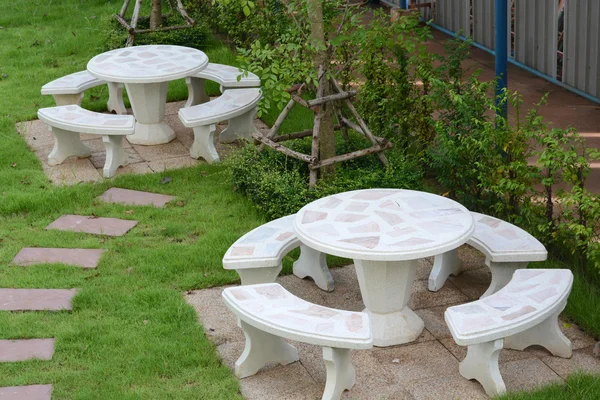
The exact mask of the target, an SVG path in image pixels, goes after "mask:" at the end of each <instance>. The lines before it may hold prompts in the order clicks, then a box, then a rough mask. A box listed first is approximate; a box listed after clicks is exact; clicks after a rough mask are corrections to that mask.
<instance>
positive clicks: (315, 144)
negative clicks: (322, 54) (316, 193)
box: [308, 65, 327, 189]
mask: <svg viewBox="0 0 600 400" xmlns="http://www.w3.org/2000/svg"><path fill="white" fill-rule="evenodd" d="M326 82H327V81H326V79H325V68H324V67H323V65H319V87H318V88H317V100H319V99H321V98H322V97H323V93H324V92H325V83H326ZM322 119H323V107H320V108H319V111H317V115H316V116H315V123H314V125H313V137H312V146H311V155H312V158H313V160H315V162H318V160H319V135H320V134H321V120H322ZM309 166H310V164H309ZM318 177H319V171H317V170H316V169H311V170H310V176H309V179H308V188H309V189H314V187H315V186H316V184H317V179H318Z"/></svg>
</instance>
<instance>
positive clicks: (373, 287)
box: [294, 189, 474, 347]
mask: <svg viewBox="0 0 600 400" xmlns="http://www.w3.org/2000/svg"><path fill="white" fill-rule="evenodd" d="M294 229H295V231H296V234H297V235H298V238H299V239H300V240H301V241H302V243H303V244H305V245H307V246H309V247H311V248H313V249H315V250H319V251H321V252H324V253H327V254H333V255H336V256H340V257H346V258H352V259H354V265H355V268H356V275H357V277H358V282H359V284H360V291H361V294H362V297H363V301H364V303H365V306H366V309H365V311H366V312H367V313H368V314H369V316H370V318H371V325H372V329H373V339H374V345H375V346H379V347H383V346H392V345H397V344H402V343H408V342H412V341H413V340H415V339H417V337H418V336H419V335H420V334H421V332H422V331H423V327H424V323H423V320H422V319H421V318H420V317H419V316H418V315H417V314H415V312H414V311H412V310H411V309H410V308H409V307H408V306H407V304H408V302H409V300H410V296H411V292H412V284H413V281H414V278H415V273H416V271H417V266H418V260H419V259H420V258H424V257H429V256H435V255H438V254H442V253H444V252H446V251H449V250H452V249H455V248H457V247H459V246H460V245H462V244H463V243H465V242H466V241H467V240H468V239H469V237H470V236H471V234H472V233H473V229H474V223H473V217H472V216H471V213H470V212H469V210H467V209H466V208H465V207H463V206H462V205H460V204H459V203H457V202H455V201H453V200H450V199H447V198H445V197H441V196H437V195H434V194H430V193H425V192H418V191H412V190H402V189H369V190H357V191H352V192H346V193H339V194H336V195H333V196H329V197H325V198H322V199H319V200H316V201H314V202H312V203H310V204H308V205H306V206H304V207H303V208H302V209H301V210H300V211H299V212H298V213H297V214H296V219H295V221H294Z"/></svg>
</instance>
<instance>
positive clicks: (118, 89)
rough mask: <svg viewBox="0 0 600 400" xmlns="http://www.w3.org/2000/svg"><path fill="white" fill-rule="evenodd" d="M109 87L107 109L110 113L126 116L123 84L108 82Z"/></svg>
mask: <svg viewBox="0 0 600 400" xmlns="http://www.w3.org/2000/svg"><path fill="white" fill-rule="evenodd" d="M107 85H108V103H106V108H107V109H108V111H109V112H114V113H116V114H119V115H126V114H127V108H125V103H123V84H122V83H116V82H107Z"/></svg>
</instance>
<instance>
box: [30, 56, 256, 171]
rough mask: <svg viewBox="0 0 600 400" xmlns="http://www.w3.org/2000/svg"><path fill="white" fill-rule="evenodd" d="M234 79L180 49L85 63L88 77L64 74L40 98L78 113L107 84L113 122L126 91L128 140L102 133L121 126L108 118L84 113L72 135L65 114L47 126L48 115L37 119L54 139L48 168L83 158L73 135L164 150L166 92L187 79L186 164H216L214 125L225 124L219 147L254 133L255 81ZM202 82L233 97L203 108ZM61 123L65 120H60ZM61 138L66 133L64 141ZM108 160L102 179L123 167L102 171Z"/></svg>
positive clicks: (168, 134) (229, 71)
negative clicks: (86, 97)
mask: <svg viewBox="0 0 600 400" xmlns="http://www.w3.org/2000/svg"><path fill="white" fill-rule="evenodd" d="M239 75H240V72H239V70H238V69H237V68H235V67H230V66H226V65H221V64H209V63H208V58H207V57H206V55H205V54H204V53H203V52H201V51H200V50H196V49H192V48H187V47H182V46H166V45H150V46H138V47H132V48H124V49H117V50H112V51H109V52H106V53H103V54H100V55H98V56H96V57H94V58H92V59H91V60H90V62H89V63H88V65H87V71H81V72H77V73H74V74H70V75H67V76H65V77H62V78H59V79H57V80H55V81H52V82H50V83H48V84H46V85H44V86H43V87H42V94H43V95H52V96H54V99H55V101H56V105H57V106H59V107H60V106H66V105H75V106H79V105H80V104H81V99H82V98H83V94H84V91H85V90H86V89H89V88H92V87H95V86H98V85H102V84H105V83H106V84H108V88H109V100H108V104H107V108H108V110H109V111H114V112H116V113H117V114H126V113H127V110H126V109H125V105H124V103H123V85H125V87H126V88H127V93H128V95H129V99H130V101H131V107H132V109H133V115H134V117H135V119H134V120H133V123H134V124H135V129H134V130H133V132H127V133H125V131H124V130H119V131H115V132H113V133H111V132H110V129H107V128H108V127H109V126H111V125H110V123H109V124H102V123H103V122H105V121H112V122H111V123H115V121H123V120H121V119H115V118H113V117H114V116H104V117H100V116H99V115H100V114H99V115H98V116H96V117H92V114H90V113H91V112H88V113H87V114H86V116H87V120H86V122H85V123H84V124H83V125H84V126H85V128H84V130H81V131H78V130H77V129H79V128H80V126H79V125H78V124H71V123H70V120H69V119H68V116H69V113H68V112H66V111H65V110H66V109H63V110H62V111H58V110H57V111H56V112H53V113H52V115H53V118H48V114H49V113H48V112H47V111H43V112H42V113H41V114H43V115H44V116H45V117H46V119H45V120H44V121H45V122H46V123H48V124H49V125H50V129H51V131H52V132H53V134H54V138H55V150H56V151H53V153H54V154H53V158H52V159H49V165H56V164H60V163H62V162H63V161H64V159H65V158H66V157H68V156H71V155H76V156H79V157H87V156H89V152H88V151H87V150H85V149H84V148H83V147H82V146H83V145H82V144H81V142H80V140H79V136H78V135H79V133H95V134H100V132H101V134H103V135H104V136H110V137H112V136H115V137H116V136H118V137H121V136H122V135H124V134H127V135H130V136H129V137H128V140H129V142H131V143H134V144H142V145H155V144H162V143H168V142H170V141H171V140H173V139H174V138H175V133H174V131H173V130H172V129H171V128H170V127H169V126H168V125H167V124H166V123H165V121H164V115H165V105H166V99H167V89H168V84H169V81H171V80H175V79H180V78H186V82H187V83H188V88H189V90H190V92H189V98H188V101H187V103H186V105H189V106H190V107H189V108H188V109H187V110H188V111H186V112H185V113H184V114H183V115H185V116H186V117H185V118H182V121H184V124H185V125H186V126H189V127H193V128H194V136H195V140H194V144H193V145H192V148H191V150H190V153H191V155H192V157H194V158H199V157H203V158H205V160H206V161H207V162H215V161H219V157H218V155H217V153H216V150H215V148H214V143H213V142H212V138H213V134H214V125H213V124H214V123H216V122H220V121H223V120H229V126H228V128H227V129H226V130H224V132H223V134H222V135H221V141H223V142H231V141H233V140H235V139H236V138H237V137H245V138H250V137H251V134H252V133H253V132H254V129H255V128H254V123H253V119H254V116H255V114H256V109H257V103H258V101H259V100H260V96H261V95H260V91H259V89H258V88H251V87H254V86H256V87H258V86H260V79H259V78H258V77H257V76H256V75H254V74H251V73H246V74H245V76H242V77H241V79H238V76H239ZM206 79H210V80H215V81H217V82H218V83H220V85H221V90H222V91H225V90H226V89H229V88H235V89H234V90H233V91H231V93H225V94H224V95H223V96H221V97H219V99H217V100H216V101H214V102H210V104H208V103H207V104H201V103H204V102H207V101H208V97H207V96H206V93H205V92H204V81H205V80H206ZM239 88H248V89H239ZM226 92H228V91H226ZM213 103H214V104H213ZM43 110H47V109H43ZM73 110H76V111H73ZM81 110H82V109H81V108H75V109H73V108H70V109H69V112H76V113H78V114H83V112H82V111H81ZM40 111H41V110H40ZM41 114H39V113H38V115H39V116H40V119H43V118H42V116H41ZM94 114H97V113H94ZM180 115H181V114H180ZM64 116H66V117H67V119H63V117H64ZM130 118H133V117H130ZM92 121H96V122H98V123H99V124H101V125H96V126H94V127H92V126H90V125H89V123H90V122H92ZM127 121H130V119H128V120H127ZM52 124H55V125H52ZM58 125H60V126H58ZM89 131H93V132H89ZM56 132H59V133H58V134H59V135H61V138H60V139H58V138H57V135H56V134H55V133H56ZM65 132H71V134H66V133H65ZM59 141H60V142H61V143H60V145H58V149H57V145H56V143H58V142H59ZM105 143H108V142H105ZM119 145H120V140H119V141H117V140H113V142H112V144H111V146H112V147H115V146H117V147H118V146H119ZM115 151H116V152H118V153H119V154H124V153H123V150H122V147H121V149H120V151H117V150H115ZM86 153H87V155H86ZM108 158H109V155H108V153H107V164H105V168H104V176H105V177H111V176H113V175H114V173H115V171H116V168H113V167H114V164H115V163H116V162H120V163H121V164H120V165H123V166H125V165H127V163H128V161H127V157H125V158H121V157H119V156H115V157H111V160H112V161H111V162H110V165H109V162H108ZM117 167H118V165H117ZM107 173H108V175H107Z"/></svg>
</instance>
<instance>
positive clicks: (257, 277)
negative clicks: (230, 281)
mask: <svg viewBox="0 0 600 400" xmlns="http://www.w3.org/2000/svg"><path fill="white" fill-rule="evenodd" d="M281 268H282V265H281V264H279V265H278V266H276V267H266V268H245V269H238V270H236V272H237V273H238V275H239V276H240V279H241V280H242V285H256V284H259V283H271V282H275V280H276V279H277V277H278V276H279V273H280V272H281Z"/></svg>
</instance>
